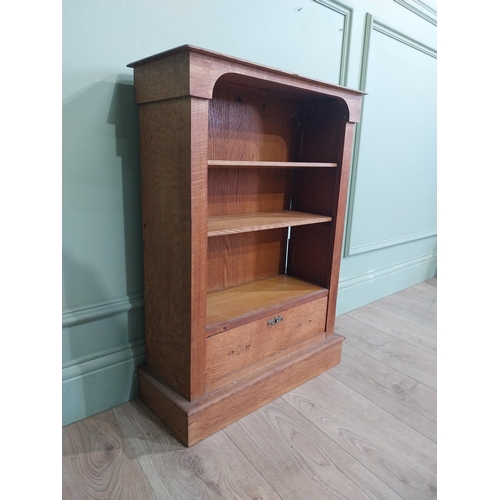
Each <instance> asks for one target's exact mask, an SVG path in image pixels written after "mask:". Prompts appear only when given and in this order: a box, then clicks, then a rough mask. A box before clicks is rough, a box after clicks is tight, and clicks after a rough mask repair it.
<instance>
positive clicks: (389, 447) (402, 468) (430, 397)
mask: <svg viewBox="0 0 500 500" xmlns="http://www.w3.org/2000/svg"><path fill="white" fill-rule="evenodd" d="M436 289H437V279H436V278H434V279H430V280H428V281H426V282H424V283H420V284H418V285H416V286H413V287H411V288H408V289H406V290H403V291H402V292H399V293H397V294H394V295H391V296H389V297H386V298H384V299H381V300H379V301H377V302H374V303H372V304H370V305H367V306H364V307H362V308H360V309H357V310H355V311H352V312H350V313H347V314H344V315H342V316H339V317H338V318H337V323H336V330H337V331H338V333H340V334H342V335H344V336H345V337H346V340H345V342H344V348H343V357H342V361H341V363H340V365H338V366H336V367H335V368H333V369H331V370H330V371H328V372H326V373H324V374H322V375H320V376H319V377H316V378H315V379H313V380H311V381H310V382H308V383H306V384H304V385H302V386H300V387H299V388H297V389H295V390H293V391H291V392H289V393H288V394H286V395H285V396H283V397H281V398H279V399H277V400H276V401H274V402H272V403H270V404H268V405H266V406H265V407H263V408H262V409H260V410H258V411H256V412H254V413H252V414H251V415H248V416H247V417H245V418H243V419H242V420H240V421H238V422H236V423H234V424H232V425H230V426H229V427H227V428H226V429H225V430H223V431H220V432H218V433H217V434H215V435H213V436H211V437H209V438H208V439H205V440H204V441H202V442H200V443H198V444H196V445H194V446H193V447H191V448H189V449H188V448H185V447H184V446H182V445H181V444H179V443H178V442H177V441H176V440H175V439H174V438H173V437H172V436H171V435H170V433H169V432H168V430H166V428H165V427H164V426H163V425H162V424H161V423H159V422H158V420H157V419H156V418H155V417H154V416H153V415H152V414H151V413H150V412H149V410H148V409H147V408H146V407H145V406H144V405H143V404H142V403H141V402H140V401H139V400H134V401H131V402H129V403H126V404H123V405H121V406H117V407H115V408H113V409H111V410H108V411H105V412H103V413H100V414H98V415H95V416H93V417H90V418H87V419H85V420H82V421H80V422H76V423H74V424H71V425H69V426H66V427H65V428H63V460H62V464H63V498H64V499H65V500H77V499H96V500H100V499H110V500H115V499H116V500H118V499H131V500H137V499H141V500H149V499H155V500H163V499H175V500H189V499H255V500H256V499H282V500H292V499H297V500H322V499H328V500H330V499H337V498H342V499H347V500H354V499H358V498H373V499H415V500H416V499H427V498H436Z"/></svg>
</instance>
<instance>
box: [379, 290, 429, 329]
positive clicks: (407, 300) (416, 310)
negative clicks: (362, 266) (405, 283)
mask: <svg viewBox="0 0 500 500" xmlns="http://www.w3.org/2000/svg"><path fill="white" fill-rule="evenodd" d="M373 305H375V306H377V307H381V308H382V309H385V310H387V311H391V312H393V313H396V314H399V315H400V316H403V317H405V318H407V319H410V320H412V321H415V322H416V323H418V324H420V325H422V326H424V327H430V328H435V327H436V324H437V303H436V297H435V296H434V297H433V299H432V300H430V301H423V300H420V299H419V298H416V297H415V292H414V291H408V289H407V290H403V291H401V292H398V293H395V294H393V295H389V296H388V297H384V298H383V299H379V300H377V301H375V302H373Z"/></svg>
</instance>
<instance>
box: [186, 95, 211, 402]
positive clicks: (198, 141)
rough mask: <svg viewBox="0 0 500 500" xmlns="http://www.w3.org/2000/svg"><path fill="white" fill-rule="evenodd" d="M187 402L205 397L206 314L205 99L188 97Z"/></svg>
mask: <svg viewBox="0 0 500 500" xmlns="http://www.w3.org/2000/svg"><path fill="white" fill-rule="evenodd" d="M190 102H191V198H190V199H191V211H190V215H191V330H190V333H191V357H190V397H189V398H188V399H189V400H190V401H192V400H194V399H196V398H198V397H200V396H202V395H204V394H205V343H206V340H205V337H206V335H205V331H206V315H207V304H206V297H207V293H206V292H207V149H208V106H209V101H208V100H207V99H198V98H191V101H190Z"/></svg>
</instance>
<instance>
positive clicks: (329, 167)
mask: <svg viewBox="0 0 500 500" xmlns="http://www.w3.org/2000/svg"><path fill="white" fill-rule="evenodd" d="M129 66H131V67H133V68H134V84H135V99H136V102H137V103H138V104H139V117H140V133H141V172H142V193H143V205H142V211H143V238H144V270H145V313H146V314H145V318H146V363H147V364H146V366H145V367H142V368H140V369H139V381H140V394H141V398H142V399H143V400H144V402H145V403H146V404H147V405H148V406H149V407H150V408H151V409H152V410H153V411H154V412H155V413H156V414H157V415H158V416H159V417H160V418H161V420H162V421H163V422H165V423H166V424H167V425H168V426H169V427H170V429H172V431H173V432H174V434H175V435H176V436H177V437H178V438H179V439H180V440H181V441H182V442H183V443H184V444H186V445H188V446H189V445H191V444H194V443H195V442H197V441H199V440H200V439H203V438H204V437H207V436H208V435H210V434H212V433H213V432H216V431H217V430H219V429H221V428H223V427H224V426H226V425H228V424H229V423H231V422H233V421H235V420H236V419H238V418H240V417H242V416H243V415H246V414H247V413H249V412H251V411H253V410H255V409H257V408H258V407H260V406H262V405H263V404H266V403H267V402H269V401H271V400H272V399H274V398H276V397H278V396H280V395H281V394H283V393H285V392H287V391H288V390H290V389H291V388H293V387H295V386H297V385H299V384H301V383H303V382H305V381H306V380H308V379H310V378H312V377H314V376H316V375H318V374H319V373H321V372H322V371H324V370H326V369H328V368H330V367H331V366H334V365H335V364H337V363H338V362H339V361H340V354H341V346H342V340H343V338H342V337H340V336H338V335H336V334H335V333H334V322H335V306H336V300H337V289H338V277H339V266H340V251H341V245H342V231H343V221H344V216H345V203H346V193H347V184H348V174H349V167H350V157H351V149H352V140H353V130H354V123H356V122H357V121H358V120H359V115H360V108H361V98H362V93H360V92H358V91H354V90H350V89H346V88H344V87H339V86H335V85H331V84H327V83H323V82H318V81H315V80H312V79H309V78H305V77H299V76H297V75H293V74H290V73H285V72H282V71H278V70H275V69H272V68H266V67H263V66H259V65H257V64H254V63H251V62H248V61H242V60H238V59H234V58H231V57H228V56H224V55H221V54H216V53H213V52H210V51H206V50H204V49H199V48H196V47H191V46H183V47H179V48H177V49H172V50H170V51H167V52H165V53H162V54H157V55H155V56H152V57H149V58H146V59H143V60H141V61H137V62H136V63H132V64H131V65H129Z"/></svg>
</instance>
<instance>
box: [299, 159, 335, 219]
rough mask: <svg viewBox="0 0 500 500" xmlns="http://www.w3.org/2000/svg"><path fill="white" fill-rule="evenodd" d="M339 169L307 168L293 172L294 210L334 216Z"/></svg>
mask: <svg viewBox="0 0 500 500" xmlns="http://www.w3.org/2000/svg"><path fill="white" fill-rule="evenodd" d="M338 174H339V169H337V168H332V169H322V168H321V169H320V168H307V169H305V168H304V169H302V168H301V169H296V170H295V171H294V172H293V189H292V209H293V210H298V211H301V212H309V213H312V214H318V215H328V216H334V215H335V212H336V203H335V198H334V192H335V185H336V184H335V183H336V178H337V175H338Z"/></svg>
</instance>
